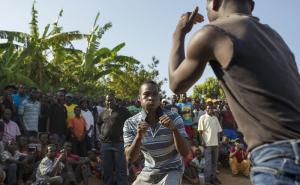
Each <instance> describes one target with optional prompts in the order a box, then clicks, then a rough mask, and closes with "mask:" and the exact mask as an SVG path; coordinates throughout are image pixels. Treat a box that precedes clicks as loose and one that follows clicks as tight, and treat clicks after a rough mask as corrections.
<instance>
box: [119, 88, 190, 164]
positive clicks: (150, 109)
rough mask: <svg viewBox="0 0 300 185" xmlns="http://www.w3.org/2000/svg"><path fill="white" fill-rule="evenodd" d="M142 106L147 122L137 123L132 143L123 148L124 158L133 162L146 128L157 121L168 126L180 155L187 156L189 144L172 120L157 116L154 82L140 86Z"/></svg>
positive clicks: (137, 155)
mask: <svg viewBox="0 0 300 185" xmlns="http://www.w3.org/2000/svg"><path fill="white" fill-rule="evenodd" d="M139 101H140V102H141V106H142V108H143V109H144V110H145V111H146V113H147V118H148V119H147V123H146V122H141V123H140V124H139V125H138V131H137V135H136V137H135V139H134V141H133V142H132V144H131V145H130V146H128V147H126V148H125V155H126V159H127V160H128V161H129V162H135V161H136V160H137V159H138V157H139V154H140V149H141V140H142V139H143V137H144V136H145V133H146V132H147V130H148V128H149V127H151V126H154V125H156V124H157V122H158V121H159V122H160V123H161V124H162V125H163V126H165V127H167V128H169V129H170V130H171V131H172V133H173V141H174V144H175V147H176V150H177V151H178V152H179V153H180V155H182V156H187V155H188V154H189V152H190V146H189V144H188V143H187V142H186V140H185V139H184V138H182V137H181V135H180V134H179V132H178V130H177V128H176V126H175V124H174V123H173V121H172V120H171V119H170V118H169V117H168V116H166V115H163V116H161V117H158V115H157V109H158V107H159V106H160V98H159V91H158V87H157V86H156V85H154V84H144V85H142V86H141V88H140V97H139Z"/></svg>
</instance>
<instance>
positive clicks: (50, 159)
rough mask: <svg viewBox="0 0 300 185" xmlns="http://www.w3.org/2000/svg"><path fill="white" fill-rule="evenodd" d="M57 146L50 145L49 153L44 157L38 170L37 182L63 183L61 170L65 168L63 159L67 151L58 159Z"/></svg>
mask: <svg viewBox="0 0 300 185" xmlns="http://www.w3.org/2000/svg"><path fill="white" fill-rule="evenodd" d="M56 153H57V148H56V146H55V145H49V146H48V152H47V155H46V156H45V157H44V158H43V159H42V161H41V163H40V164H39V166H38V168H37V172H36V184H37V185H44V184H51V185H60V184H62V183H63V178H62V176H61V171H62V169H63V168H64V165H63V164H62V160H63V159H64V158H65V153H61V154H60V155H59V156H58V158H57V159H56V158H55V157H56Z"/></svg>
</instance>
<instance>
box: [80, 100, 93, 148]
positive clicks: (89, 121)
mask: <svg viewBox="0 0 300 185" xmlns="http://www.w3.org/2000/svg"><path fill="white" fill-rule="evenodd" d="M80 108H81V115H82V117H83V118H84V120H85V123H86V134H87V137H86V138H87V148H88V150H90V149H92V148H93V147H94V141H93V135H94V126H95V125H94V116H93V113H92V112H91V111H90V110H89V109H88V100H87V99H86V98H84V99H82V100H80Z"/></svg>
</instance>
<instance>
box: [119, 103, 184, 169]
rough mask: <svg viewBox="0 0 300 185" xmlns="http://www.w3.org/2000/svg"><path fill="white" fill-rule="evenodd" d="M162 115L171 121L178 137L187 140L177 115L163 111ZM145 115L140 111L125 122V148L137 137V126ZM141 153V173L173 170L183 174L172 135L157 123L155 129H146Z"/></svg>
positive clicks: (180, 119)
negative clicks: (143, 160) (143, 163)
mask: <svg viewBox="0 0 300 185" xmlns="http://www.w3.org/2000/svg"><path fill="white" fill-rule="evenodd" d="M163 113H164V114H165V115H167V116H169V117H170V118H171V119H172V121H173V123H174V124H175V125H176V127H177V129H178V132H179V133H180V135H181V136H182V137H183V138H186V139H188V136H187V134H186V132H185V129H184V126H183V120H182V118H181V117H180V116H179V114H177V113H175V112H171V111H169V110H165V109H164V110H163ZM145 114H146V113H145V111H144V110H142V111H141V112H139V113H138V114H136V115H135V116H133V117H131V118H129V119H127V120H126V121H125V124H124V128H123V137H124V145H125V147H127V146H130V145H131V144H132V142H133V140H134V138H135V137H136V135H137V126H138V124H139V123H140V122H142V121H143V120H145V119H144V118H145ZM141 151H142V153H143V155H144V158H145V167H144V169H143V172H146V173H149V175H155V174H164V173H168V172H169V171H173V170H175V171H180V172H183V164H182V158H181V156H180V154H179V153H178V151H177V150H176V148H175V144H174V139H173V133H172V131H171V130H170V129H168V128H166V127H164V126H163V125H161V124H160V123H157V124H156V127H155V128H153V127H149V128H148V130H147V132H146V133H145V136H144V138H143V139H142V141H141Z"/></svg>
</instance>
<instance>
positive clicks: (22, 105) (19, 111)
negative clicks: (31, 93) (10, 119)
mask: <svg viewBox="0 0 300 185" xmlns="http://www.w3.org/2000/svg"><path fill="white" fill-rule="evenodd" d="M26 103H27V101H26V100H25V101H23V102H22V103H21V104H20V105H19V109H18V113H19V115H23V114H24V106H25V104H26Z"/></svg>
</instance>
